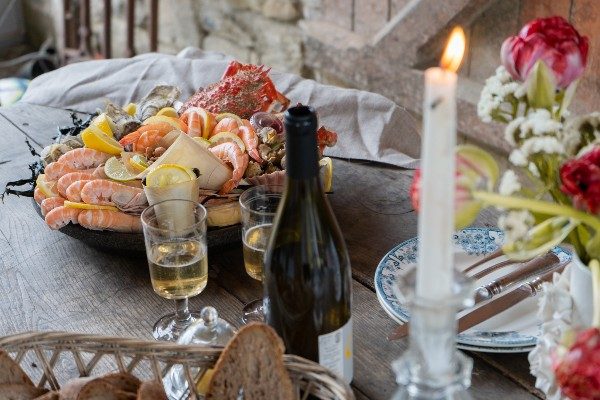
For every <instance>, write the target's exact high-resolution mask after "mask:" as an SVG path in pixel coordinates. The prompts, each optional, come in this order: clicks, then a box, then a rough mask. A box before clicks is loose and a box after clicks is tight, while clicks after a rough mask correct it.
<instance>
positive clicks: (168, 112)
mask: <svg viewBox="0 0 600 400" xmlns="http://www.w3.org/2000/svg"><path fill="white" fill-rule="evenodd" d="M156 115H157V116H161V115H162V116H165V117H171V118H179V114H177V111H175V109H174V108H173V107H165V108H161V109H160V110H159V111H158V112H157V113H156Z"/></svg>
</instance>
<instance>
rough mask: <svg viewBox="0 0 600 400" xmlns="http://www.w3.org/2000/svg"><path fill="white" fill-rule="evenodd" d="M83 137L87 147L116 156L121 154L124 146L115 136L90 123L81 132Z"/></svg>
mask: <svg viewBox="0 0 600 400" xmlns="http://www.w3.org/2000/svg"><path fill="white" fill-rule="evenodd" d="M81 139H82V140H83V144H84V145H85V147H89V148H90V149H94V150H98V151H101V152H103V153H108V154H112V155H114V156H116V155H119V154H121V152H122V151H123V146H121V145H120V144H119V142H117V141H116V140H115V139H114V138H112V137H110V136H107V135H106V134H105V133H104V132H103V131H102V130H101V129H100V128H98V127H97V126H94V125H90V126H89V127H87V128H85V129H84V131H83V132H82V133H81Z"/></svg>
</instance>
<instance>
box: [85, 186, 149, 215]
mask: <svg viewBox="0 0 600 400" xmlns="http://www.w3.org/2000/svg"><path fill="white" fill-rule="evenodd" d="M81 200H83V201H84V202H85V203H88V204H98V205H116V206H117V207H119V208H120V209H124V210H127V211H129V210H130V209H139V208H141V207H143V206H145V205H146V204H147V202H148V201H147V200H146V194H145V193H144V190H143V189H140V188H136V187H131V186H127V185H123V184H121V183H117V182H114V181H109V180H106V179H94V180H91V181H89V182H88V183H86V184H85V185H83V188H82V189H81Z"/></svg>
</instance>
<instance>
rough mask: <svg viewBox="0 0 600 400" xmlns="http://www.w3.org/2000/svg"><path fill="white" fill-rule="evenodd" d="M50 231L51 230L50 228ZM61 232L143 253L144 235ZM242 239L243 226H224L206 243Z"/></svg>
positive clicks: (213, 231)
mask: <svg viewBox="0 0 600 400" xmlns="http://www.w3.org/2000/svg"><path fill="white" fill-rule="evenodd" d="M31 200H32V204H33V208H35V211H36V212H37V213H38V215H39V216H40V218H44V217H42V211H41V209H40V207H39V206H38V204H37V203H36V202H35V200H33V199H31ZM48 229H50V228H48ZM59 230H60V232H62V233H64V234H65V235H67V236H71V237H72V238H74V239H77V240H79V241H81V242H83V243H85V244H87V245H88V246H91V247H94V248H96V249H99V250H104V251H118V252H123V253H129V252H136V253H143V252H145V251H146V248H145V247H144V234H142V233H123V232H111V231H93V230H91V229H86V228H84V227H82V226H80V225H73V224H69V225H67V226H65V227H64V228H61V229H59ZM241 239H242V231H241V225H240V224H236V225H231V226H224V227H221V228H209V229H208V232H207V235H206V241H207V244H208V247H217V246H222V245H226V244H230V243H235V242H239V241H240V240H241Z"/></svg>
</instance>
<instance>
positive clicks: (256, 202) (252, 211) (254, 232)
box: [240, 185, 283, 323]
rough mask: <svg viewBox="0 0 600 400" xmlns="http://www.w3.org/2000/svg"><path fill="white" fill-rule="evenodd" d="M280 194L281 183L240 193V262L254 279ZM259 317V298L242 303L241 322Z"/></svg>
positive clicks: (259, 275)
mask: <svg viewBox="0 0 600 400" xmlns="http://www.w3.org/2000/svg"><path fill="white" fill-rule="evenodd" d="M282 194H283V186H280V185H260V186H254V187H252V188H250V189H248V190H246V191H245V192H244V193H242V195H241V196H240V207H241V209H242V243H243V247H244V266H245V267H246V273H247V274H248V275H250V276H251V277H252V278H254V279H256V280H257V281H262V279H263V272H264V257H265V250H266V248H267V244H268V243H269V238H270V236H271V227H272V226H273V219H274V218H275V213H276V212H277V207H278V206H279V200H281V196H282ZM263 320H264V313H263V301H262V299H257V300H254V301H252V302H250V303H248V304H246V306H245V307H244V309H243V316H242V321H243V322H244V323H248V322H250V321H263Z"/></svg>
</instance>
